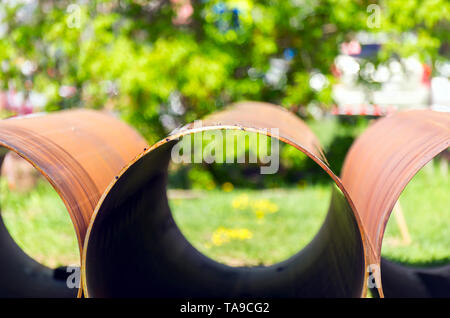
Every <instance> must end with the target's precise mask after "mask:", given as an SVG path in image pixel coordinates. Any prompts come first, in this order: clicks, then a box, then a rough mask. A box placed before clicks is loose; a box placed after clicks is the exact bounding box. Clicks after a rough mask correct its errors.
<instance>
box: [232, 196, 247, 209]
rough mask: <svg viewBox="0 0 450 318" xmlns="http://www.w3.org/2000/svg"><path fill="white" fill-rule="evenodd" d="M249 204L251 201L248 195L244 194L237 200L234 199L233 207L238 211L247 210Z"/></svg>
mask: <svg viewBox="0 0 450 318" xmlns="http://www.w3.org/2000/svg"><path fill="white" fill-rule="evenodd" d="M248 204H249V199H248V195H246V194H242V195H240V196H238V197H236V198H234V199H233V201H232V202H231V205H232V207H233V208H234V209H238V210H244V209H245V208H247V206H248Z"/></svg>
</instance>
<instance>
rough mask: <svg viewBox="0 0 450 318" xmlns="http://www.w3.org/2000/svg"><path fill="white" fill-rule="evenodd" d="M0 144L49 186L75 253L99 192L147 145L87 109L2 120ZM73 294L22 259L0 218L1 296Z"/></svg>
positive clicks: (121, 125)
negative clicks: (71, 232) (67, 222)
mask: <svg viewBox="0 0 450 318" xmlns="http://www.w3.org/2000/svg"><path fill="white" fill-rule="evenodd" d="M0 146H1V147H3V148H2V149H3V151H2V154H3V155H4V154H5V153H6V152H7V151H8V150H9V151H14V152H16V153H17V154H19V155H20V156H21V157H23V158H24V159H26V160H27V161H28V162H30V163H31V164H32V165H33V166H34V167H35V168H36V169H37V170H38V171H39V172H40V173H41V174H42V175H43V176H44V177H45V178H46V179H47V180H48V182H50V184H51V185H52V186H53V187H54V189H55V190H56V192H57V193H58V194H59V196H60V197H61V199H62V200H63V202H64V204H65V206H66V208H67V211H68V213H69V215H70V218H71V219H72V222H73V225H74V227H75V233H76V236H77V238H78V243H79V248H80V254H81V250H82V246H83V242H84V238H85V234H86V230H87V227H88V224H89V220H90V217H91V215H92V213H93V211H94V208H95V206H96V204H97V202H98V200H99V199H100V196H101V194H102V193H103V191H104V190H105V189H106V187H107V185H108V184H109V183H110V182H111V180H112V179H113V178H114V176H115V175H116V174H118V173H119V171H120V170H121V169H122V168H123V167H124V166H125V165H126V164H127V163H128V162H129V161H130V160H132V159H133V158H134V157H136V156H137V155H138V154H139V153H140V152H142V151H143V150H144V148H145V147H147V146H146V142H145V141H144V140H143V139H142V138H141V137H140V136H139V134H137V133H136V132H135V131H134V130H133V129H131V128H130V127H128V126H127V125H125V124H124V123H121V122H120V121H118V120H116V119H115V118H113V117H111V116H109V115H106V114H104V113H100V112H95V111H88V110H73V111H63V112H59V113H52V114H48V115H33V116H26V117H19V118H12V119H8V120H2V121H0ZM3 155H2V156H1V159H3ZM1 161H2V160H0V162H1ZM80 290H81V289H80ZM77 293H78V294H79V291H78V290H77V289H76V288H75V289H70V288H68V287H67V285H66V281H65V280H59V279H55V277H54V272H53V270H52V269H50V268H47V267H46V266H44V265H42V264H39V263H38V262H36V261H35V260H34V259H32V258H31V257H30V256H28V255H26V254H25V253H24V252H23V251H22V250H21V249H20V248H19V247H18V246H17V244H16V243H15V242H14V240H13V239H12V238H11V236H10V234H9V233H8V231H7V229H6V228H5V226H4V224H3V221H2V219H1V218H0V297H73V296H76V295H77Z"/></svg>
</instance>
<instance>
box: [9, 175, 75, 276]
mask: <svg viewBox="0 0 450 318" xmlns="http://www.w3.org/2000/svg"><path fill="white" fill-rule="evenodd" d="M0 202H1V207H2V211H1V212H2V217H3V220H4V222H5V225H6V227H7V228H8V230H9V233H10V234H11V236H12V237H13V238H14V239H15V241H16V243H17V244H18V245H19V246H20V247H21V248H22V249H23V250H24V251H25V253H27V254H28V255H30V256H32V257H33V258H34V259H36V260H37V261H39V262H40V263H43V264H45V265H47V266H50V267H57V266H61V265H76V264H79V263H80V259H79V252H78V243H77V240H76V236H75V229H74V227H73V225H72V222H71V220H70V217H69V214H68V213H67V211H66V209H65V206H64V204H63V202H62V200H61V199H60V197H59V196H58V194H57V193H56V192H55V191H54V190H53V188H52V187H51V186H50V184H49V183H47V182H46V181H44V180H39V182H38V184H37V186H36V188H35V189H33V190H32V191H30V192H28V193H17V192H9V191H8V188H7V184H6V182H5V180H1V181H0Z"/></svg>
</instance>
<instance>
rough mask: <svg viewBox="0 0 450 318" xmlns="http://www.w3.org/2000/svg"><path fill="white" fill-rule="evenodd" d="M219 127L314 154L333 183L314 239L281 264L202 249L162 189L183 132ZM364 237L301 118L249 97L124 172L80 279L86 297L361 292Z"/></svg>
mask: <svg viewBox="0 0 450 318" xmlns="http://www.w3.org/2000/svg"><path fill="white" fill-rule="evenodd" d="M271 128H279V135H277V136H275V135H273V134H271V132H270V130H267V129H271ZM220 129H232V130H242V131H250V132H255V133H260V134H265V135H268V136H271V137H273V138H277V139H279V140H280V141H282V142H285V143H287V144H289V145H291V146H293V147H295V148H297V149H298V150H299V151H302V152H303V153H305V154H306V155H307V156H309V157H310V158H311V159H312V160H314V161H315V162H316V163H317V164H318V165H319V166H320V167H321V168H322V169H323V170H324V171H325V172H326V173H327V174H328V175H329V176H330V178H331V179H332V180H333V181H334V183H335V187H334V189H333V194H332V198H331V203H330V207H329V210H328V215H327V217H326V220H325V221H324V224H323V225H322V227H321V229H320V230H319V232H318V233H317V235H316V237H315V238H314V239H313V240H312V241H311V243H310V244H309V245H308V246H306V247H305V248H304V249H303V250H302V251H300V252H298V253H297V254H295V255H294V256H292V257H291V258H289V259H287V260H286V261H284V262H281V263H278V264H275V265H272V266H267V267H229V266H226V265H224V264H220V263H218V262H216V261H214V260H212V259H210V258H208V257H206V256H204V255H202V254H201V253H200V252H198V251H197V250H196V249H195V248H194V247H193V246H192V245H191V244H190V243H189V242H188V241H187V240H186V238H185V237H184V236H183V235H182V233H181V232H180V230H179V229H178V227H177V225H176V224H175V222H174V220H173V218H172V215H171V211H170V208H169V204H168V199H167V193H166V185H167V169H168V165H169V162H170V160H171V149H172V147H173V146H174V145H175V144H176V143H177V141H178V140H179V139H180V138H181V137H183V136H186V135H190V134H195V133H201V132H203V131H207V130H220ZM313 212H314V211H311V213H313ZM364 237H365V235H364V233H363V231H362V227H361V222H360V220H359V217H358V215H357V213H355V212H354V207H353V203H352V201H351V199H350V197H349V195H348V193H347V191H346V190H345V188H344V187H343V185H342V183H341V181H340V179H339V178H338V177H337V176H336V175H335V174H334V173H333V172H332V171H331V169H330V168H329V166H328V164H327V162H326V159H325V157H324V155H323V152H322V149H321V147H320V145H319V142H318V140H317V138H316V137H315V136H314V134H313V133H312V132H311V130H310V129H309V128H308V127H307V126H306V125H305V123H304V122H302V121H301V120H300V119H299V118H298V117H297V116H295V115H293V114H292V113H290V112H288V111H286V110H284V109H282V108H280V107H277V106H274V105H271V104H266V103H255V102H243V103H238V104H235V105H233V106H231V107H229V108H227V109H226V110H225V111H222V112H219V113H216V114H213V115H212V116H210V117H207V118H206V119H205V120H203V122H202V125H201V127H200V128H196V126H195V125H194V124H190V125H187V126H185V127H183V128H182V129H180V130H178V131H176V132H175V133H173V134H172V135H170V136H169V137H167V138H166V139H164V140H162V141H160V142H158V143H156V144H155V145H154V146H152V147H151V148H149V149H148V150H147V151H145V152H143V153H142V154H141V155H140V156H139V157H138V158H136V159H135V160H133V161H131V163H130V164H129V165H128V166H127V168H126V169H124V170H122V172H121V173H120V175H119V176H118V178H117V179H116V180H114V181H113V182H112V184H111V185H110V186H109V187H108V189H107V190H106V192H105V193H104V194H103V196H102V198H101V199H100V201H99V203H98V205H97V208H96V209H95V212H94V214H93V217H92V220H91V223H90V226H89V229H88V232H87V236H86V241H85V247H84V251H83V262H82V275H83V279H82V281H83V286H84V292H85V295H86V296H88V297H360V296H362V295H364V292H365V288H364V286H365V283H366V279H365V278H366V276H367V273H366V271H365V267H366V255H365V252H364V251H365V250H366V248H365V244H366V243H365V240H364Z"/></svg>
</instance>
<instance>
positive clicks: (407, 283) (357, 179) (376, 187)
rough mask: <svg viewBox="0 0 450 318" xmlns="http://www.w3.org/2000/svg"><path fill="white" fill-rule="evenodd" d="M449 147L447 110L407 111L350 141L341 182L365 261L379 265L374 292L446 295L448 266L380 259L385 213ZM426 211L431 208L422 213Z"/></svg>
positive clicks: (449, 280)
mask: <svg viewBox="0 0 450 318" xmlns="http://www.w3.org/2000/svg"><path fill="white" fill-rule="evenodd" d="M449 146H450V114H449V113H441V112H435V111H431V110H411V111H405V112H400V113H397V114H396V115H393V116H389V117H386V118H383V119H380V120H378V121H377V122H376V123H375V124H373V125H372V126H371V127H370V128H369V129H367V130H366V131H365V132H364V133H363V134H362V135H361V136H360V137H359V138H358V139H357V140H356V141H355V142H354V144H353V145H352V147H351V149H350V150H349V152H348V154H347V157H346V159H345V162H344V166H343V169H342V182H343V184H344V186H345V189H346V190H347V191H348V193H349V194H350V196H351V198H352V200H353V202H354V204H355V207H356V210H357V211H358V213H359V215H360V219H361V222H362V226H363V228H364V230H365V231H364V232H365V233H366V235H367V241H368V244H367V247H369V248H370V251H368V252H369V253H368V255H369V259H368V261H369V264H375V265H377V266H381V281H380V282H379V284H380V285H382V286H383V287H381V286H380V287H379V288H378V289H377V290H374V291H375V292H376V293H378V294H379V295H380V296H382V295H383V293H384V296H386V297H436V296H440V297H443V296H447V297H448V296H449V295H450V269H449V268H450V267H449V266H448V265H447V266H442V267H439V268H429V269H425V268H411V267H407V266H402V265H400V264H395V263H392V262H389V261H387V260H384V259H381V246H382V241H383V235H384V231H385V229H386V224H387V222H388V220H389V216H390V214H391V212H392V209H393V208H394V205H395V203H396V202H397V201H398V198H399V196H400V194H401V192H402V191H403V189H404V188H405V187H406V185H407V184H408V183H409V181H410V180H411V179H412V178H413V176H414V175H415V174H416V173H417V172H418V171H419V170H420V169H421V168H422V167H423V166H424V165H425V164H427V163H428V162H429V161H430V160H431V159H433V158H434V157H435V156H437V155H438V154H439V153H441V152H442V151H444V150H446V149H447V148H448V147H449ZM423 213H432V211H423Z"/></svg>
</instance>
